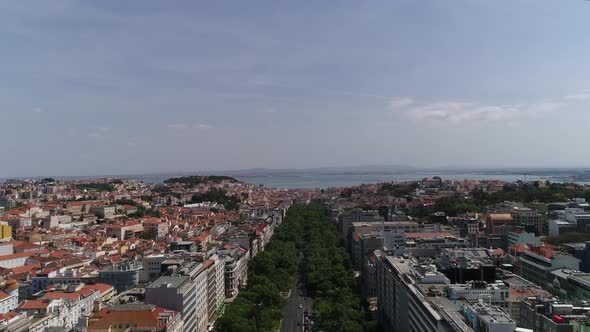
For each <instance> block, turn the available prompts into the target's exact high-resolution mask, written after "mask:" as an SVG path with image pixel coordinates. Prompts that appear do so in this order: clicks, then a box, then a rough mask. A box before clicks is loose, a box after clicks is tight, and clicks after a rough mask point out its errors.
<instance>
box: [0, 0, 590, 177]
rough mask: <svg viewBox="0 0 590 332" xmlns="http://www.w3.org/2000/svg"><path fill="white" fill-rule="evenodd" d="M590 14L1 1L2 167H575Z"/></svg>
mask: <svg viewBox="0 0 590 332" xmlns="http://www.w3.org/2000/svg"><path fill="white" fill-rule="evenodd" d="M555 13H559V15H555ZM589 15H590V2H588V1H582V0H580V1H568V2H563V1H559V2H558V1H552V0H537V1H531V0H515V1H502V2H498V1H494V2H487V1H473V0H457V1H452V2H446V1H445V2H441V1H439V0H426V1H420V2H416V1H412V0H396V1H371V2H350V1H330V2H314V3H301V2H300V1H282V2H276V1H270V0H265V1H262V0H260V1H259V0H253V1H248V2H241V1H240V2H238V1H235V2H233V1H232V2H212V3H211V2H207V3H203V2H195V1H178V2H175V3H174V6H171V5H170V4H169V3H167V2H160V1H152V0H142V1H138V0H132V1H125V2H121V1H115V0H105V1H94V2H88V1H86V2H82V1H74V0H55V1H50V2H33V1H27V0H24V1H18V2H14V1H7V2H2V3H0V36H2V40H3V42H4V44H3V46H4V47H3V52H2V53H3V54H2V59H3V64H4V66H1V67H0V74H1V75H2V77H3V82H2V84H0V109H1V111H0V116H1V118H0V133H2V134H3V137H4V138H5V140H4V144H3V148H2V158H1V159H0V177H2V178H6V177H27V176H29V177H32V176H36V175H35V174H39V175H41V176H42V175H51V176H85V174H88V175H89V176H92V175H109V174H113V175H117V174H154V173H175V172H176V173H177V172H186V173H190V172H214V170H219V171H233V170H244V169H252V168H266V169H309V168H322V167H337V166H338V165H384V166H387V165H414V166H412V167H416V168H428V169H436V168H445V167H446V168H486V169H497V168H585V167H586V166H584V165H589V166H590V156H589V155H587V154H585V153H584V152H583V151H585V150H586V149H587V147H586V142H587V141H588V128H587V127H588V126H587V123H590V112H588V111H587V110H586V109H587V108H588V106H590V81H589V80H588V77H590V64H588V61H587V60H586V55H587V54H588V53H590V36H589V35H588V33H587V31H589V30H590V20H588V17H589ZM450 165H453V166H450ZM460 165H463V166H460ZM510 165H515V166H510ZM516 165H518V166H516ZM556 165H557V166H556ZM558 165H563V166H561V167H560V166H558ZM347 167H362V166H347ZM191 170H193V171H191Z"/></svg>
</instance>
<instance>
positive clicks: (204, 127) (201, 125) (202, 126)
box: [193, 123, 213, 130]
mask: <svg viewBox="0 0 590 332" xmlns="http://www.w3.org/2000/svg"><path fill="white" fill-rule="evenodd" d="M193 128H194V129H199V130H208V129H211V128H213V126H211V125H208V124H205V123H196V124H194V125H193Z"/></svg>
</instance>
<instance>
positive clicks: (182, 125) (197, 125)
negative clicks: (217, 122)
mask: <svg viewBox="0 0 590 332" xmlns="http://www.w3.org/2000/svg"><path fill="white" fill-rule="evenodd" d="M168 128H169V129H174V130H187V129H197V130H208V129H212V128H213V126H211V125H209V124H206V123H194V124H185V123H174V124H169V125H168Z"/></svg>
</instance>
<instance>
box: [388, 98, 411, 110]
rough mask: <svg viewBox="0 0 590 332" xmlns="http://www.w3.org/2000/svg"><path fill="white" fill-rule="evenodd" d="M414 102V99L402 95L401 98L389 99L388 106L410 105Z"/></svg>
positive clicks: (401, 106)
mask: <svg viewBox="0 0 590 332" xmlns="http://www.w3.org/2000/svg"><path fill="white" fill-rule="evenodd" d="M413 103H414V99H412V98H408V97H403V98H393V99H391V100H390V101H389V107H390V108H403V107H406V106H410V105H411V104H413Z"/></svg>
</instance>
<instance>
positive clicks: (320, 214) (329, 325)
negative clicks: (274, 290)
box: [303, 205, 378, 332]
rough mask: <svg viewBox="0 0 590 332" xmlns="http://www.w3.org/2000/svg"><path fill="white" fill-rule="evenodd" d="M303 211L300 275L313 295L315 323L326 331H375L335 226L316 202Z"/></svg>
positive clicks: (374, 325)
mask: <svg viewBox="0 0 590 332" xmlns="http://www.w3.org/2000/svg"><path fill="white" fill-rule="evenodd" d="M303 213H304V219H305V241H304V249H303V253H304V264H303V266H304V267H303V274H304V279H305V284H306V288H307V291H308V293H309V294H310V295H311V296H312V297H314V298H315V309H316V313H317V323H318V326H319V327H320V329H321V330H322V331H327V332H332V331H334V332H336V331H338V332H341V331H344V332H346V331H350V332H352V331H355V332H356V331H375V330H377V329H378V327H377V323H376V322H374V321H371V319H370V317H369V315H368V312H367V310H366V308H365V307H364V305H363V303H362V301H361V299H360V297H359V296H358V292H356V291H355V290H357V287H358V285H357V280H356V279H355V277H354V271H353V270H352V265H351V261H350V256H349V255H348V253H347V252H346V250H345V248H344V247H343V246H342V241H341V239H340V237H339V235H338V232H337V230H336V227H335V226H334V224H333V223H332V222H331V220H330V218H329V217H328V216H326V214H325V212H324V210H323V208H322V207H321V206H319V205H310V206H307V207H306V208H305V210H304V211H303Z"/></svg>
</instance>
